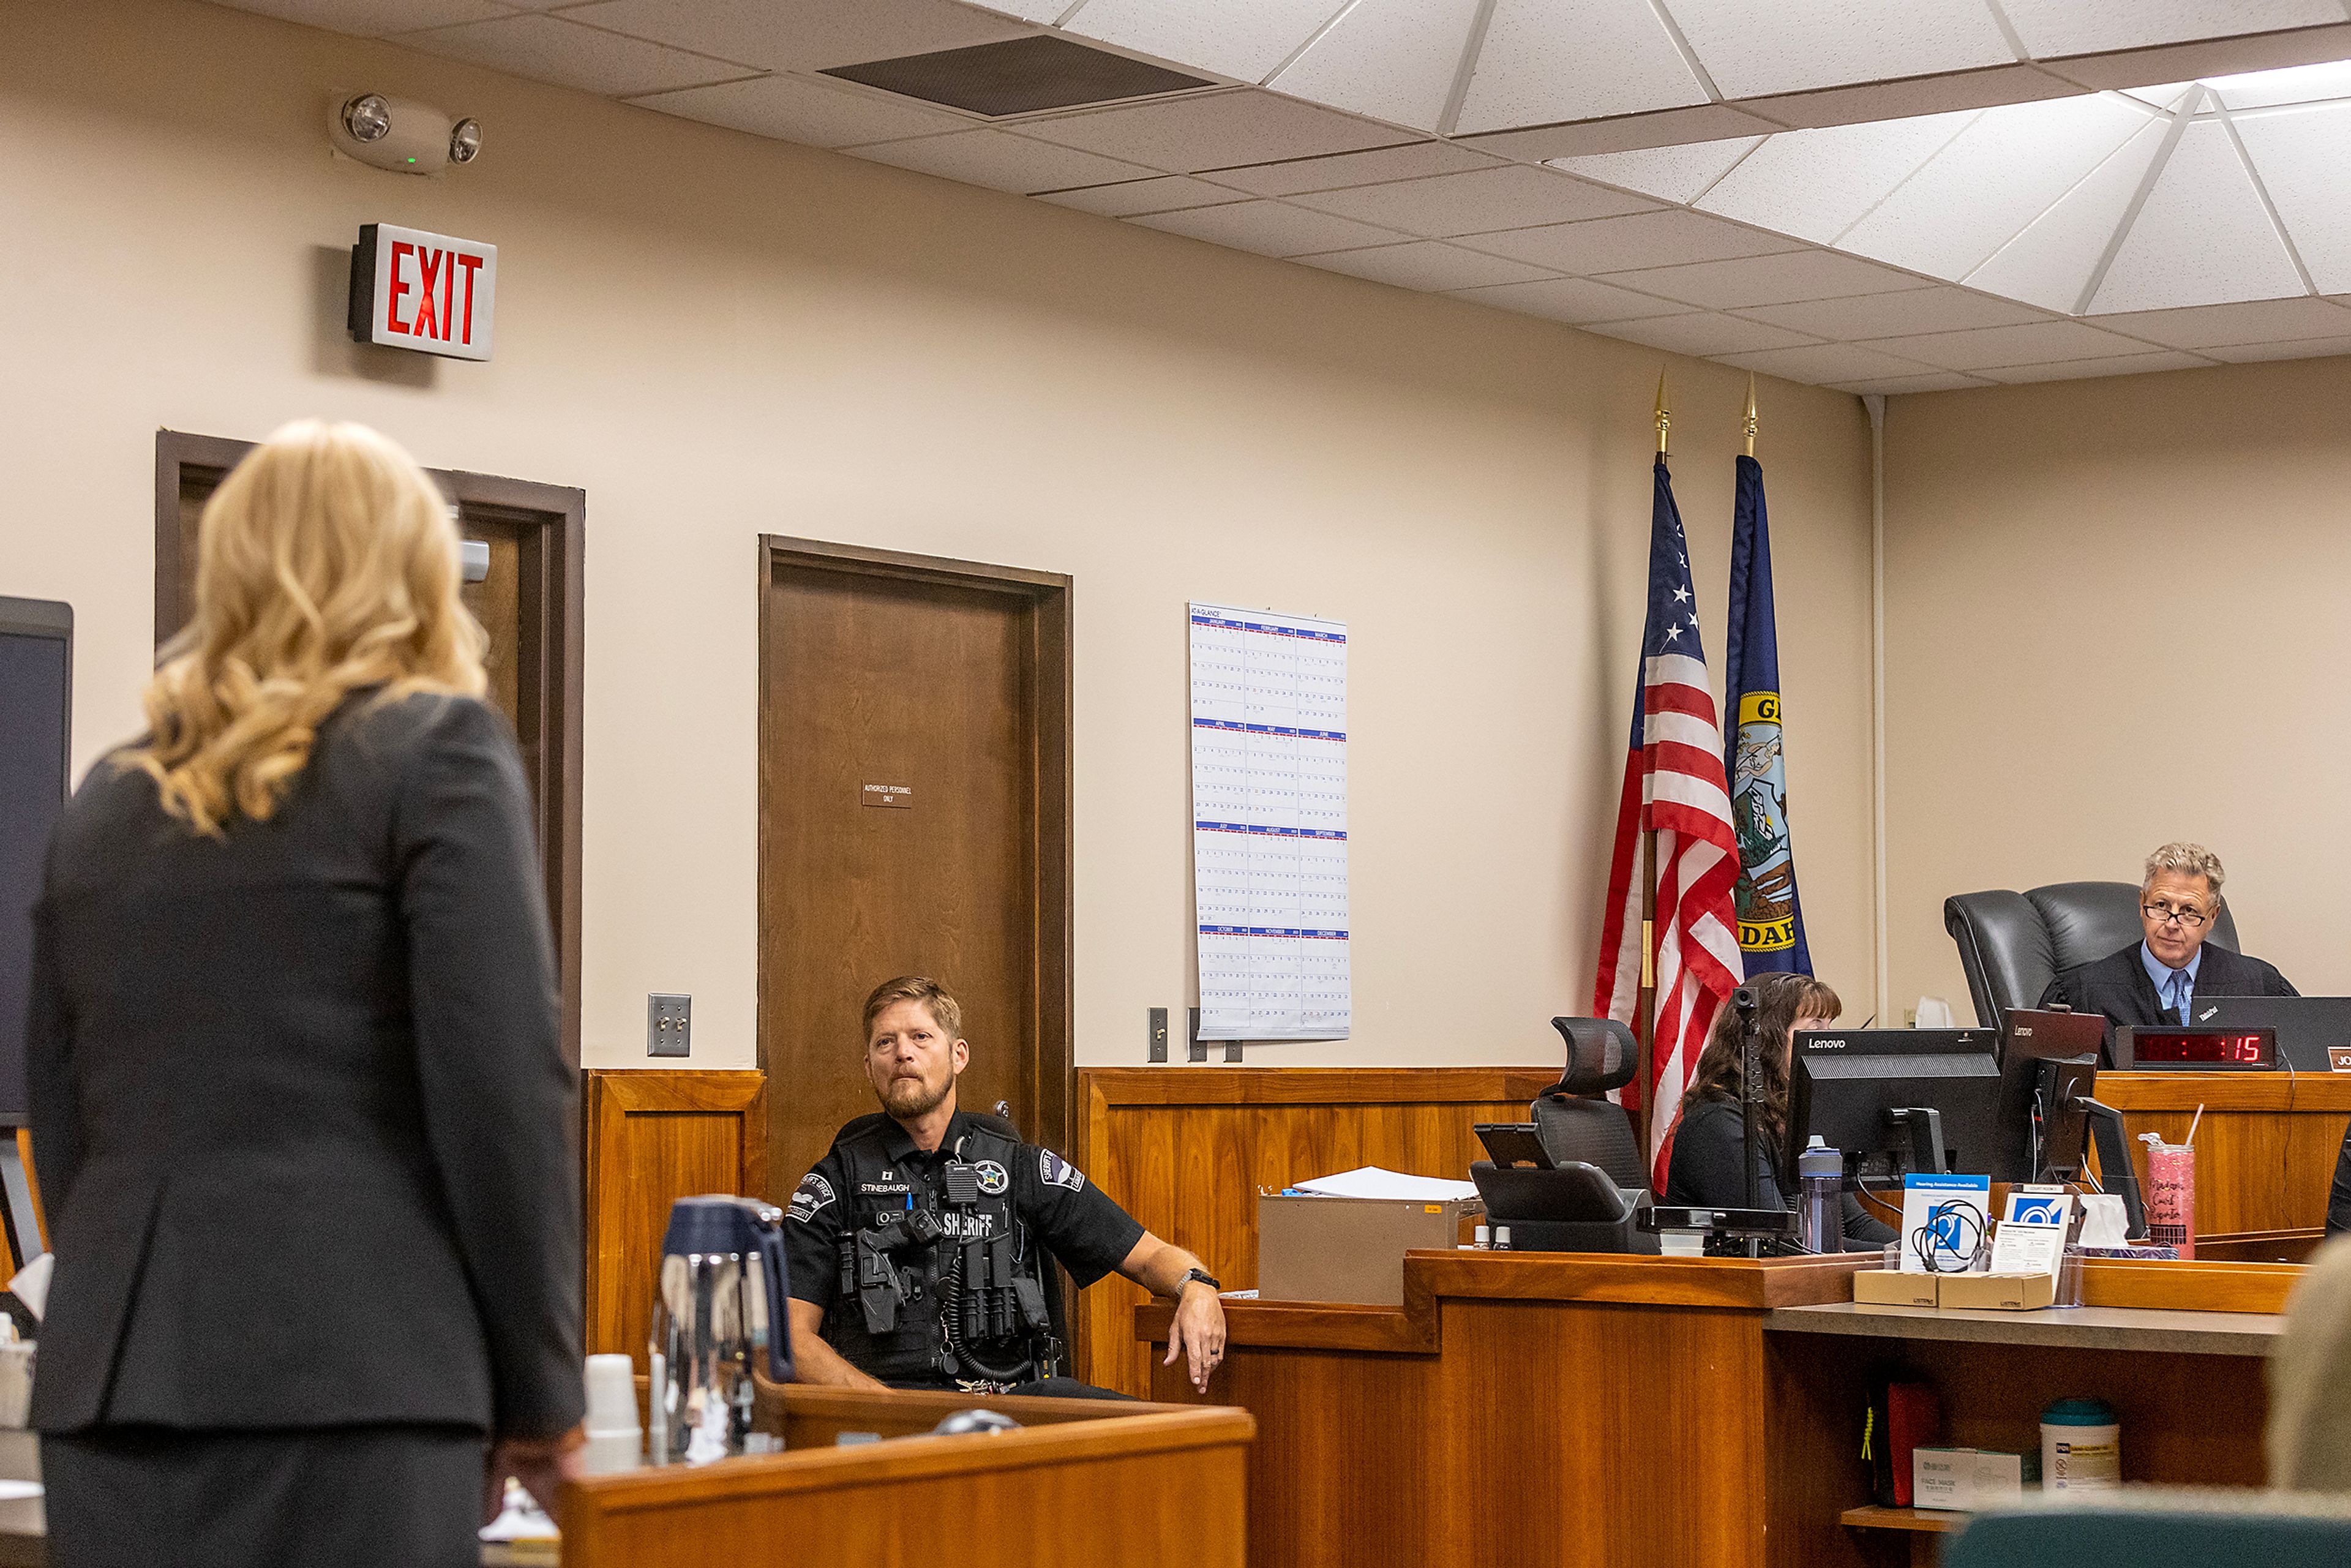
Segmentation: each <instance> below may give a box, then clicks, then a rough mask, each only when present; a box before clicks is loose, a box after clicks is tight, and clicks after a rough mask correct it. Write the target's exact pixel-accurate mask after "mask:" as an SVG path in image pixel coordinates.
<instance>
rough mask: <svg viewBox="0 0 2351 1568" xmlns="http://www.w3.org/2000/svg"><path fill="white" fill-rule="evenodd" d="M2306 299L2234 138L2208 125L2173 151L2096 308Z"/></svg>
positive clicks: (2100, 291) (2100, 288)
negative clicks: (2291, 297) (2283, 297)
mask: <svg viewBox="0 0 2351 1568" xmlns="http://www.w3.org/2000/svg"><path fill="white" fill-rule="evenodd" d="M2321 287H2325V285H2322V286H2321ZM2304 292H2306V287H2305V285H2304V283H2303V280H2302V275H2301V274H2300V273H2298V272H2296V271H2295V270H2294V262H2293V260H2292V259H2291V258H2290V257H2289V256H2287V255H2286V252H2285V246H2284V245H2283V243H2282V242H2281V241H2280V240H2279V238H2278V234H2277V227H2276V225H2273V223H2271V221H2270V215H2269V210H2268V208H2267V207H2265V206H2264V205H2263V204H2262V198H2261V193H2259V192H2258V191H2257V190H2255V189H2254V186H2253V181H2252V175H2251V174H2250V173H2249V172H2246V169H2245V164H2244V161H2243V160H2242V159H2241V158H2239V157H2238V156H2237V149H2236V147H2235V146H2234V145H2233V144H2232V143H2231V141H2230V140H2229V132H2228V130H2227V129H2226V128H2225V127H2223V126H2221V125H2220V124H2219V123H2218V122H2216V121H2211V120H2206V121H2203V122H2201V123H2199V124H2195V125H2191V126H2189V128H2188V131H2187V133H2186V134H2185V135H2183V136H2181V137H2180V139H2179V146H2177V147H2175V148H2174V149H2172V152H2171V157H2170V160H2169V161H2168V162H2166V163H2165V164H2164V166H2163V172H2161V173H2160V174H2158V176H2157V177H2156V182H2155V188H2154V189H2153V190H2152V191H2150V192H2148V193H2147V201H2146V202H2145V204H2143V205H2141V206H2140V208H2139V211H2138V216H2137V218H2135V219H2133V220H2132V222H2131V226H2130V233H2129V234H2128V235H2126V236H2125V238H2124V240H2123V245H2122V248H2121V249H2120V250H2118V251H2116V253H2115V259H2114V264H2113V265H2112V266H2111V267H2108V268H2107V269H2106V277H2105V282H2104V283H2101V284H2100V285H2099V286H2098V292H2097V297H2096V298H2095V299H2093V300H2092V301H2091V302H2090V308H2091V309H2092V310H2094V311H2095V312H2097V313H2098V314H2100V315H2105V314H2107V313H2110V312H2115V311H2122V310H2160V309H2163V308H2166V307H2168V306H2173V305H2217V304H2221V303H2225V302H2226V301H2229V300H2232V299H2273V298H2278V297H2279V296H2281V295H2287V294H2301V293H2304Z"/></svg>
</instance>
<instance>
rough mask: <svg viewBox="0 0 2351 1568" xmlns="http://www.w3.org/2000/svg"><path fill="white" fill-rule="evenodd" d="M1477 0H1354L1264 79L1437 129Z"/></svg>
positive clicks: (1336, 104)
mask: <svg viewBox="0 0 2351 1568" xmlns="http://www.w3.org/2000/svg"><path fill="white" fill-rule="evenodd" d="M1481 3H1482V0H1355V3H1354V4H1353V5H1350V6H1348V7H1347V9H1346V10H1344V11H1343V12H1341V13H1340V14H1339V19H1338V20H1337V21H1335V22H1333V23H1332V24H1331V26H1330V29H1329V30H1328V31H1327V32H1325V33H1324V34H1323V35H1322V37H1319V38H1317V39H1315V40H1314V42H1312V43H1311V44H1310V45H1308V46H1307V47H1306V52H1305V53H1304V54H1301V55H1300V56H1299V57H1298V58H1297V59H1295V60H1294V61H1292V62H1291V63H1290V64H1289V65H1288V66H1285V67H1284V68H1282V69H1281V70H1280V71H1279V72H1277V73H1276V74H1275V75H1274V76H1272V77H1271V78H1268V81H1267V85H1268V86H1269V87H1273V88H1277V89H1280V90H1281V91H1283V92H1287V93H1295V94H1296V95H1297V96H1299V97H1300V98H1304V99H1312V100H1313V101H1315V102H1316V103H1327V104H1329V105H1331V106H1332V108H1333V109H1343V110H1350V111H1352V112H1353V113H1356V114H1368V115H1373V116H1374V117H1376V118H1378V119H1381V120H1393V121H1394V122H1395V123H1396V124H1398V125H1411V126H1416V127H1418V128H1419V129H1420V130H1423V131H1435V130H1437V121H1439V120H1443V119H1444V118H1445V107H1446V102H1447V99H1450V98H1451V97H1452V96H1453V82H1454V78H1457V77H1458V76H1459V75H1460V74H1461V53H1462V51H1463V50H1464V49H1466V48H1468V46H1469V29H1470V26H1471V25H1472V24H1474V23H1475V22H1476V21H1477V19H1478V10H1479V5H1480V4H1481Z"/></svg>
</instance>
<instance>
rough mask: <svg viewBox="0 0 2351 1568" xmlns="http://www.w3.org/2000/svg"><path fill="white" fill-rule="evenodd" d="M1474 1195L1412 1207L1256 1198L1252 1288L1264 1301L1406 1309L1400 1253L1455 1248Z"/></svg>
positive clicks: (1384, 1201) (1362, 1200)
mask: <svg viewBox="0 0 2351 1568" xmlns="http://www.w3.org/2000/svg"><path fill="white" fill-rule="evenodd" d="M1483 1209H1484V1206H1483V1205H1482V1204H1480V1203H1479V1201H1478V1200H1477V1199H1476V1198H1474V1197H1471V1198H1456V1199H1454V1200H1453V1201H1452V1202H1449V1203H1416V1202H1407V1201H1405V1200H1403V1199H1398V1198H1384V1197H1305V1196H1300V1197H1284V1196H1278V1195H1276V1194H1273V1193H1260V1194H1259V1195H1258V1200H1257V1291H1258V1295H1259V1298H1260V1299H1261V1300H1264V1301H1361V1302H1365V1303H1368V1304H1370V1305H1373V1306H1391V1307H1393V1306H1401V1305H1403V1304H1404V1255H1405V1253H1406V1252H1410V1251H1413V1250H1415V1249H1422V1250H1437V1251H1446V1250H1449V1249H1452V1248H1453V1247H1455V1246H1457V1245H1458V1237H1459V1235H1460V1233H1461V1221H1462V1219H1463V1218H1464V1217H1465V1216H1468V1215H1472V1214H1478V1213H1481V1212H1483Z"/></svg>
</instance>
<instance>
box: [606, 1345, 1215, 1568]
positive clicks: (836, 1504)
mask: <svg viewBox="0 0 2351 1568" xmlns="http://www.w3.org/2000/svg"><path fill="white" fill-rule="evenodd" d="M980 1402H981V1401H979V1400H977V1398H976V1397H975V1396H971V1395H967V1394H957V1393H944V1394H924V1393H901V1392H891V1393H885V1394H870V1393H860V1392H855V1391H852V1390H848V1389H834V1388H816V1387H805V1386H801V1385H791V1386H787V1387H778V1386H777V1385H773V1384H768V1383H764V1382H763V1383H762V1384H761V1385H760V1386H759V1396H758V1408H757V1413H756V1415H755V1416H754V1422H755V1425H756V1426H757V1427H758V1429H759V1430H762V1431H767V1432H775V1433H779V1434H780V1435H781V1436H782V1437H783V1439H784V1451H783V1452H782V1453H779V1454H770V1455H762V1456H758V1457H754V1458H740V1459H725V1460H721V1461H719V1462H717V1463H716V1464H711V1465H702V1466H695V1467H692V1468H688V1467H685V1466H682V1465H674V1466H665V1467H664V1468H662V1469H640V1470H632V1471H629V1472H627V1473H625V1474H621V1475H611V1476H598V1477H593V1478H590V1479H586V1480H582V1481H580V1482H577V1483H575V1484H574V1485H572V1486H571V1487H570V1488H569V1491H568V1494H567V1498H566V1513H565V1521H564V1537H563V1552H562V1563H563V1568H666V1565H669V1564H676V1565H678V1568H685V1565H688V1564H705V1563H775V1562H803V1561H805V1562H817V1561H823V1562H839V1563H925V1562H932V1561H939V1562H950V1561H951V1562H953V1563H955V1564H956V1568H1112V1565H1114V1564H1115V1565H1118V1568H1241V1563H1243V1561H1244V1557H1245V1552H1246V1548H1245V1540H1244V1536H1245V1531H1244V1528H1243V1517H1244V1516H1243V1512H1242V1509H1243V1487H1244V1462H1245V1460H1246V1458H1247V1456H1248V1451H1249V1442H1250V1440H1251V1438H1252V1437H1254V1436H1255V1433H1256V1430H1257V1423H1256V1421H1255V1420H1254V1419H1252V1418H1251V1417H1250V1416H1249V1413H1248V1412H1246V1411H1242V1410H1231V1409H1217V1408H1200V1407H1196V1406H1195V1407H1189V1408H1186V1407H1181V1406H1168V1405H1108V1404H1104V1403H1102V1402H1101V1401H1099V1400H1084V1399H1013V1398H1004V1397H991V1398H989V1399H987V1400H986V1401H985V1403H986V1404H987V1407H988V1408H989V1409H991V1410H997V1411H1000V1412H1002V1413H1003V1414H1005V1415H1008V1416H1011V1417H1013V1418H1014V1419H1015V1420H1017V1421H1019V1422H1020V1423H1021V1427H1020V1429H1019V1430H1018V1431H1012V1432H1004V1433H998V1434H996V1435H993V1436H981V1435H967V1436H961V1437H930V1436H927V1435H925V1434H927V1433H929V1431H930V1430H931V1428H932V1427H934V1426H935V1425H937V1423H938V1421H939V1420H940V1418H941V1417H943V1416H946V1415H948V1414H950V1413H952V1412H954V1411H956V1410H964V1409H968V1408H970V1407H971V1406H973V1405H974V1404H976V1403H980ZM844 1432H870V1433H873V1434H875V1435H877V1436H879V1437H883V1438H891V1439H900V1440H896V1441H887V1442H879V1443H861V1444H857V1445H854V1446H852V1447H847V1448H843V1447H839V1446H837V1443H838V1439H839V1438H840V1437H841V1434H842V1433H844Z"/></svg>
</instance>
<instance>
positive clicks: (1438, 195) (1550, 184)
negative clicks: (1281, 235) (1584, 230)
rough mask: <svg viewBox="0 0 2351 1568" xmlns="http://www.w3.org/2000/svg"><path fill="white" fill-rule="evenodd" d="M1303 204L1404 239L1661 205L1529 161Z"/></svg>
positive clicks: (1308, 198)
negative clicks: (1402, 235)
mask: <svg viewBox="0 0 2351 1568" xmlns="http://www.w3.org/2000/svg"><path fill="white" fill-rule="evenodd" d="M1293 200H1295V201H1296V202H1297V203H1298V204H1299V205H1301V206H1305V207H1313V208H1315V209H1317V210H1318V211H1321V212H1325V213H1336V214H1339V215H1340V216H1341V217H1343V218H1361V219H1362V220H1363V221H1364V222H1365V223H1373V224H1385V225H1388V226H1389V227H1390V228H1399V229H1403V230H1404V231H1405V232H1406V233H1407V234H1416V235H1428V236H1429V237H1430V238H1432V239H1442V238H1445V237H1447V235H1471V234H1483V233H1486V232H1488V231H1489V230H1494V229H1508V228H1527V227H1531V226H1532V225H1536V224H1549V223H1573V222H1574V221H1576V220H1578V219H1581V218H1605V217H1614V216H1616V215H1617V214H1623V213H1637V212H1646V211H1648V210H1650V209H1651V208H1654V207H1655V206H1656V203H1655V202H1651V201H1647V200H1646V199H1644V198H1642V197H1640V196H1628V195H1625V193H1622V192H1620V191H1611V190H1606V189H1604V188H1603V187H1601V186H1598V185H1588V184H1585V183H1583V181H1581V180H1572V179H1570V178H1568V177H1567V176H1566V175H1565V174H1554V173H1552V172H1551V171H1550V170H1548V169H1541V168H1533V167H1530V166H1528V165H1527V164H1524V163H1514V164H1508V165H1505V166H1503V167H1501V168H1497V169H1483V170H1479V171H1478V172H1474V173H1468V174H1440V175H1438V176H1437V177H1436V178H1435V179H1432V180H1405V181H1401V182H1399V183H1395V184H1392V185H1358V186H1355V187H1353V189H1350V190H1344V191H1323V192H1321V193H1316V194H1312V195H1301V196H1298V197H1294V198H1293Z"/></svg>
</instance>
